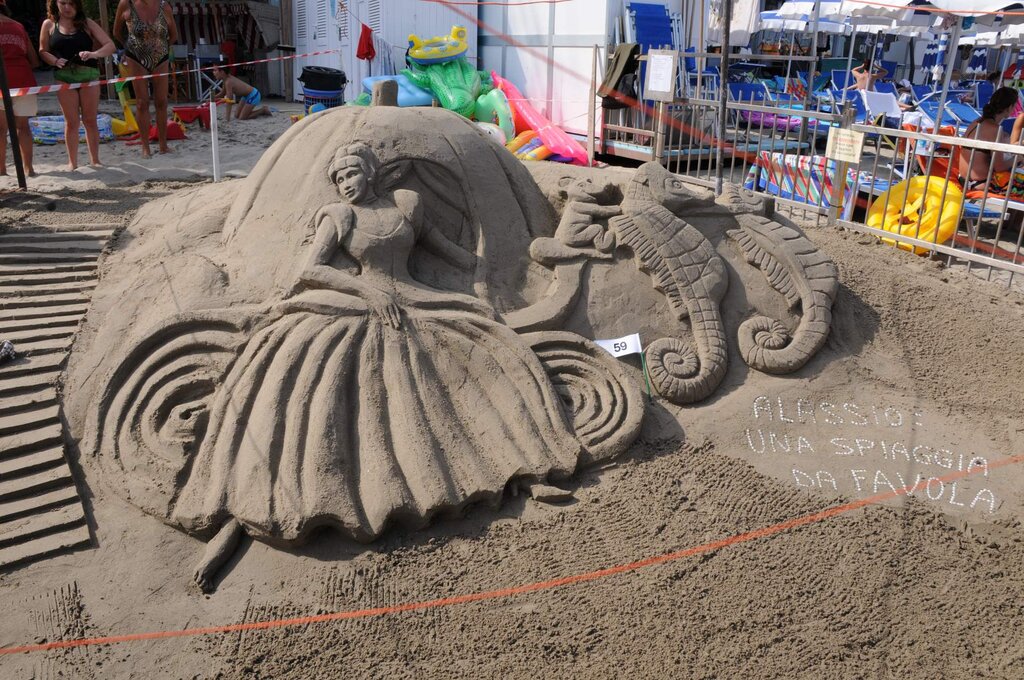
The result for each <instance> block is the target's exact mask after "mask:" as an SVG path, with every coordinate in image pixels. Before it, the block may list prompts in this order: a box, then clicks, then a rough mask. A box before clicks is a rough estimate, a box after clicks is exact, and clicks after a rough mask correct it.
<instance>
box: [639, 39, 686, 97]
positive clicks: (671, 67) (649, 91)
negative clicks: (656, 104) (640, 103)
mask: <svg viewBox="0 0 1024 680" xmlns="http://www.w3.org/2000/svg"><path fill="white" fill-rule="evenodd" d="M678 58H679V55H678V53H676V52H675V51H673V50H650V51H648V53H647V76H646V78H645V82H644V98H645V99H653V100H656V101H665V102H671V101H673V100H674V99H675V93H676V60H677V59H678Z"/></svg>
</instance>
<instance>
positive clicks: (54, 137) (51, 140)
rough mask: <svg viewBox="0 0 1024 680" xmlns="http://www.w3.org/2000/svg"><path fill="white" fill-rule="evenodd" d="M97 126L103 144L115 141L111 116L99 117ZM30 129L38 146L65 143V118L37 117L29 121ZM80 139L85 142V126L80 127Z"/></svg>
mask: <svg viewBox="0 0 1024 680" xmlns="http://www.w3.org/2000/svg"><path fill="white" fill-rule="evenodd" d="M96 126H97V127H98V128H99V131H100V141H101V142H109V141H111V140H112V139H114V129H113V126H112V121H111V118H110V116H108V115H107V114H105V113H101V114H99V115H97V116H96ZM28 128H29V130H30V131H31V132H32V141H33V142H35V143H36V144H60V143H61V142H63V141H64V116H35V117H33V118H29V119H28ZM78 139H79V141H83V142H84V141H85V126H84V125H81V124H80V125H79V126H78Z"/></svg>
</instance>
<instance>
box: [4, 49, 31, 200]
mask: <svg viewBox="0 0 1024 680" xmlns="http://www.w3.org/2000/svg"><path fill="white" fill-rule="evenodd" d="M0 92H2V93H3V98H4V115H5V116H6V117H7V134H8V136H10V139H11V154H13V156H14V172H15V173H16V174H17V175H18V186H19V187H21V188H22V189H28V183H27V182H26V181H25V166H24V165H22V162H21V147H20V146H18V129H17V124H16V123H17V121H16V120H15V118H14V103H13V100H12V97H11V93H10V89H9V88H8V87H7V67H6V66H4V55H3V52H2V51H0Z"/></svg>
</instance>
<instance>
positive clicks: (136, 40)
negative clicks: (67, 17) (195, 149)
mask: <svg viewBox="0 0 1024 680" xmlns="http://www.w3.org/2000/svg"><path fill="white" fill-rule="evenodd" d="M115 16H116V18H115V19H114V37H115V38H117V39H118V40H120V41H121V43H122V44H123V45H124V51H125V56H126V57H127V58H128V71H129V73H130V74H131V75H132V76H145V75H155V76H156V77H154V78H148V79H146V80H136V81H133V82H132V87H133V89H134V90H135V102H136V118H137V119H138V122H139V131H140V132H141V133H142V134H141V135H140V136H141V140H142V157H143V158H149V156H150V152H149V134H148V133H149V84H148V83H149V82H152V83H153V105H154V108H155V109H156V112H155V113H156V132H157V139H158V140H159V143H160V153H167V152H168V151H169V150H170V149H168V148H167V70H168V63H169V62H168V59H169V57H170V52H171V45H172V44H173V43H174V42H176V41H177V39H178V29H177V27H176V26H175V25H174V17H172V16H171V7H170V5H169V4H167V2H166V0H121V2H120V3H119V4H118V6H117V12H116V14H115Z"/></svg>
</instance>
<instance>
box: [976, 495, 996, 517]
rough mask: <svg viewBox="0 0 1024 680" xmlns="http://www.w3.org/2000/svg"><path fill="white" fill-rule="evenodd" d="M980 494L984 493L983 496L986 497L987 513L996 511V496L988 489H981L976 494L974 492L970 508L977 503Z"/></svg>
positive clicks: (980, 496)
mask: <svg viewBox="0 0 1024 680" xmlns="http://www.w3.org/2000/svg"><path fill="white" fill-rule="evenodd" d="M982 495H985V496H987V497H988V511H989V513H993V512H995V511H996V496H995V494H994V493H992V492H991V491H989V490H988V489H982V490H981V491H979V492H978V493H977V494H975V496H974V500H973V501H971V509H972V510H973V509H974V506H975V505H976V504H977V502H978V501H979V500H981V498H982Z"/></svg>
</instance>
